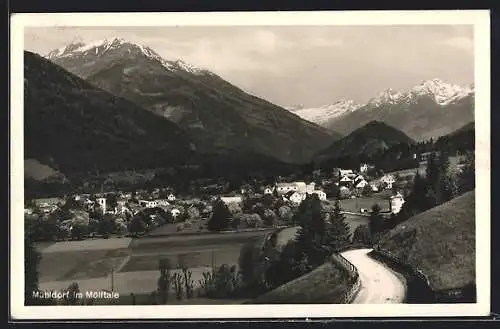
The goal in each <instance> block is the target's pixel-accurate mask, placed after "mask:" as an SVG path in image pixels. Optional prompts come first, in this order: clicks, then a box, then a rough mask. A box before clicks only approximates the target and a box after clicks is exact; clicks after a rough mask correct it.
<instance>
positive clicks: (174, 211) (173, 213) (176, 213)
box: [170, 208, 181, 218]
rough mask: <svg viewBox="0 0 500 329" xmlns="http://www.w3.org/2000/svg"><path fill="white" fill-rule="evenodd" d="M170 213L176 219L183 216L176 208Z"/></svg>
mask: <svg viewBox="0 0 500 329" xmlns="http://www.w3.org/2000/svg"><path fill="white" fill-rule="evenodd" d="M170 213H171V214H172V216H173V217H174V218H175V217H177V216H179V215H180V214H181V211H180V210H179V209H177V208H174V209H172V210H170Z"/></svg>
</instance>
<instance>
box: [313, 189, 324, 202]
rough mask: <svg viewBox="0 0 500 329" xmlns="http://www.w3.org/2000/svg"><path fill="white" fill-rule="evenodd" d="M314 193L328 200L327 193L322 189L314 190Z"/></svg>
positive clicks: (322, 199)
mask: <svg viewBox="0 0 500 329" xmlns="http://www.w3.org/2000/svg"><path fill="white" fill-rule="evenodd" d="M312 194H316V195H317V196H318V198H319V199H320V200H321V201H325V200H326V193H325V192H323V191H321V190H315V191H312Z"/></svg>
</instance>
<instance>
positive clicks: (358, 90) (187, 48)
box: [24, 25, 474, 107]
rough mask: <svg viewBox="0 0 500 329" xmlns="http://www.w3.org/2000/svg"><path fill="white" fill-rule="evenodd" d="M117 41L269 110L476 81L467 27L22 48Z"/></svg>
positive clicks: (154, 34) (44, 35)
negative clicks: (181, 65) (212, 78)
mask: <svg viewBox="0 0 500 329" xmlns="http://www.w3.org/2000/svg"><path fill="white" fill-rule="evenodd" d="M112 37H121V38H124V39H126V40H128V41H130V42H133V43H137V44H141V45H144V46H149V47H151V48H152V49H154V50H155V51H156V52H157V53H158V54H160V55H161V56H162V57H164V58H165V59H167V60H176V59H182V60H184V61H185V62H187V63H189V64H192V65H195V66H198V67H201V68H205V69H209V70H211V71H212V72H214V73H216V74H218V75H220V76H221V77H222V78H224V79H226V80H228V81H229V82H231V83H233V84H235V85H236V86H238V87H240V88H241V89H243V90H245V91H247V92H249V93H251V94H254V95H256V96H259V97H262V98H265V99H267V100H269V101H271V102H273V103H275V104H278V105H281V106H284V107H289V106H298V105H302V106H305V107H315V106H321V105H326V104H331V103H334V102H336V101H338V100H341V99H345V100H354V101H355V102H358V103H364V102H367V101H368V100H369V99H370V98H372V97H375V96H376V95H377V94H378V93H380V92H381V91H382V90H384V89H386V88H392V89H395V90H398V91H404V90H408V89H410V88H412V87H413V86H415V85H418V84H420V83H421V82H422V81H424V80H429V79H434V78H439V79H441V80H443V81H445V82H449V83H455V84H459V85H469V84H471V83H473V82H474V42H473V26H472V25H459V26H457V25H414V26H408V25H406V26H391V25H385V26H380V25H378V26H269V27H267V26H232V27H227V26H205V27H197V26H182V27H174V26H169V27H36V28H34V27H27V28H25V33H24V45H25V50H29V51H33V52H36V53H39V54H42V55H45V54H47V53H48V52H49V51H51V50H53V49H56V48H60V47H64V46H66V45H68V44H70V43H71V42H75V41H82V42H92V41H95V40H100V39H106V38H112Z"/></svg>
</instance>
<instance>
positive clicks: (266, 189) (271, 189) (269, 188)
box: [264, 187, 274, 194]
mask: <svg viewBox="0 0 500 329" xmlns="http://www.w3.org/2000/svg"><path fill="white" fill-rule="evenodd" d="M273 190H274V189H273V188H271V187H266V188H264V194H273Z"/></svg>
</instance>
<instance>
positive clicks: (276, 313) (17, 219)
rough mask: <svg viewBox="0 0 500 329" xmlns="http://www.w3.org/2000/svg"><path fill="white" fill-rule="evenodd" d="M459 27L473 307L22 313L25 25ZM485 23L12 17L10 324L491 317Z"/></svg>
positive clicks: (446, 14) (306, 16)
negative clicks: (471, 172) (468, 45)
mask: <svg viewBox="0 0 500 329" xmlns="http://www.w3.org/2000/svg"><path fill="white" fill-rule="evenodd" d="M389 24H390V25H464V24H472V25H474V27H475V34H474V37H475V38H474V40H475V87H476V96H475V97H476V98H475V99H476V100H475V102H476V104H475V109H476V121H475V124H476V173H477V174H476V184H477V185H476V200H477V201H479V204H478V205H477V206H476V223H477V226H476V227H477V231H476V268H477V294H478V303H476V304H456V305H453V304H444V305H442V304H436V305H409V304H401V305H386V304H384V305H210V306H198V305H186V306H168V305H165V306H120V307H117V306H92V307H85V306H81V307H78V306H75V307H69V308H68V307H63V306H44V307H26V306H24V305H23V296H24V275H22V273H23V272H24V267H23V263H24V262H23V261H20V260H24V257H23V255H24V250H23V249H24V248H23V243H22V242H23V238H22V237H23V232H24V225H23V220H21V218H24V214H23V200H24V191H23V188H22V186H24V184H23V180H24V174H23V173H24V171H23V145H24V142H23V115H22V113H23V86H24V82H23V80H24V79H23V48H24V40H23V38H24V27H27V26H103V27H104V26H180V25H182V26H207V25H211V26H214V25H217V26H235V25H239V26H243V25H246V26H258V25H267V26H271V25H273V26H277V25H389ZM489 41H490V17H489V11H487V10H471V11H467V10H463V11H458V10H448V11H383V12H382V11H379V12H377V11H359V12H258V13H256V12H254V13H245V12H238V13H235V12H232V13H230V12H224V13H221V12H216V13H78V14H67V13H65V14H15V15H13V16H12V18H11V112H10V113H11V144H10V146H11V247H10V251H11V260H10V266H11V278H12V280H11V291H10V292H11V315H12V318H13V319H19V320H20V319H117V318H122V319H126V318H128V319H141V318H142V319H147V318H149V319H165V318H177V319H191V318H204V319H222V318H315V317H388V316H391V317H403V316H413V317H414V316H453V315H454V316H481V315H488V314H489V311H490V180H489V177H490V137H489V136H490V101H489V100H490V48H489V47H490V42H489Z"/></svg>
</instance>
